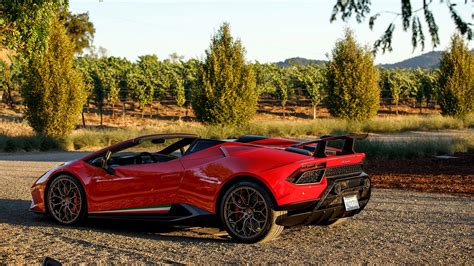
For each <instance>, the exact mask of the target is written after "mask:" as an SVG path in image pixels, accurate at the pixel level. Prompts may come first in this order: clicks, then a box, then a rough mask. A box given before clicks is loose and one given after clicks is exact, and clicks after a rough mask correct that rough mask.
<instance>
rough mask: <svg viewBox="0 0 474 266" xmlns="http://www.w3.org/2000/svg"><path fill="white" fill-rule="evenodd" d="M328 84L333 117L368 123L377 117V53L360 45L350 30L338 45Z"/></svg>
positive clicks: (330, 63) (328, 69)
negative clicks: (375, 63)
mask: <svg viewBox="0 0 474 266" xmlns="http://www.w3.org/2000/svg"><path fill="white" fill-rule="evenodd" d="M326 81H327V104H328V109H329V111H330V113H331V114H332V115H333V116H335V117H341V118H346V119H353V120H367V119H369V118H371V117H373V116H375V115H376V114H377V110H378V108H379V104H380V90H379V87H378V71H377V69H376V68H375V67H374V59H373V54H372V53H371V52H370V51H369V50H368V49H367V48H363V47H360V46H359V45H358V44H357V43H356V41H355V39H354V35H353V33H352V32H351V31H350V30H346V34H345V37H344V39H342V40H339V41H337V42H336V47H335V48H334V50H333V51H332V58H331V61H330V62H329V63H328V66H327V72H326Z"/></svg>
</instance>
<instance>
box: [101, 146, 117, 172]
mask: <svg viewBox="0 0 474 266" xmlns="http://www.w3.org/2000/svg"><path fill="white" fill-rule="evenodd" d="M111 157H112V152H111V151H110V150H108V151H107V153H105V155H104V157H102V159H101V160H100V167H101V168H102V169H104V170H105V171H106V172H107V173H109V174H111V175H113V174H114V169H112V168H111V167H110V166H109V161H110V158H111Z"/></svg>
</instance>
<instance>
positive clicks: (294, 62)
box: [275, 57, 327, 67]
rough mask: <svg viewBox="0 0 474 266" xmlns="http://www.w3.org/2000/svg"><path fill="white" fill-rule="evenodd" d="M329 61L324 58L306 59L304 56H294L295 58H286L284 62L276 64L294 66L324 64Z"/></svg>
mask: <svg viewBox="0 0 474 266" xmlns="http://www.w3.org/2000/svg"><path fill="white" fill-rule="evenodd" d="M326 63H327V61H324V60H314V59H306V58H302V57H293V58H288V59H285V61H282V62H276V63H275V64H277V65H279V66H281V67H289V66H294V65H303V66H307V65H324V64H326Z"/></svg>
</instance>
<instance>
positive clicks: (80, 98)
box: [21, 18, 86, 137]
mask: <svg viewBox="0 0 474 266" xmlns="http://www.w3.org/2000/svg"><path fill="white" fill-rule="evenodd" d="M46 41H47V46H46V47H47V48H46V50H45V51H44V53H43V54H41V55H37V56H35V57H33V58H31V60H30V61H28V65H27V67H28V68H27V69H28V71H25V72H24V75H25V83H24V86H23V87H22V88H21V92H22V96H23V98H24V102H25V105H26V107H27V111H26V117H27V119H28V122H29V123H30V125H31V126H32V128H33V129H34V130H35V132H37V133H39V134H41V135H45V136H55V137H56V136H66V135H68V134H69V133H70V132H71V130H72V129H73V128H74V126H75V122H76V120H77V118H78V116H79V114H80V113H81V110H82V106H83V105H84V102H85V98H86V93H85V90H84V83H83V80H82V77H81V73H80V72H79V71H78V70H76V69H75V68H74V59H73V54H74V46H73V44H72V43H71V41H70V39H69V37H68V36H67V35H66V31H65V29H64V26H63V25H62V24H61V22H59V20H58V19H56V18H53V19H52V22H51V28H50V31H49V33H48V37H47V38H46Z"/></svg>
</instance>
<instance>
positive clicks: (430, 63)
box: [275, 51, 442, 69]
mask: <svg viewBox="0 0 474 266" xmlns="http://www.w3.org/2000/svg"><path fill="white" fill-rule="evenodd" d="M441 54H442V52H441V51H432V52H428V53H425V54H422V55H419V56H415V57H411V58H408V59H405V60H403V61H400V62H397V63H393V64H380V65H378V66H379V67H383V68H424V69H432V68H438V67H439V60H440V58H441ZM326 62H327V61H325V60H315V59H307V58H302V57H293V58H288V59H286V60H285V61H280V62H277V63H275V64H277V65H279V66H281V67H289V66H292V65H305V66H306V65H311V64H316V65H323V64H325V63H326Z"/></svg>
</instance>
